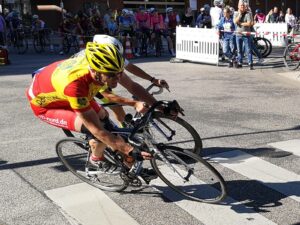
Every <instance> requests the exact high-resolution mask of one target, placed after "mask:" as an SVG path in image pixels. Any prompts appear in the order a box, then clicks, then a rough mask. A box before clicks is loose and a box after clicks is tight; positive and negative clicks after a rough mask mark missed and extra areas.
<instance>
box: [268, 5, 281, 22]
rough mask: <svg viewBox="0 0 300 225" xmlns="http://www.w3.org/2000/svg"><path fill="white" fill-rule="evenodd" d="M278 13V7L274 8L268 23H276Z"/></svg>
mask: <svg viewBox="0 0 300 225" xmlns="http://www.w3.org/2000/svg"><path fill="white" fill-rule="evenodd" d="M278 19H279V11H278V7H274V10H273V13H272V15H270V17H269V23H278Z"/></svg>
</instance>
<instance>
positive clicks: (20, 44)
mask: <svg viewBox="0 0 300 225" xmlns="http://www.w3.org/2000/svg"><path fill="white" fill-rule="evenodd" d="M7 41H8V43H7V45H8V46H13V47H14V48H17V52H18V54H24V53H25V52H26V51H27V49H28V41H27V38H26V35H25V30H24V28H23V27H19V28H17V29H15V30H13V31H12V32H10V33H9V34H8V37H7Z"/></svg>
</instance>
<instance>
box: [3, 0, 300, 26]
mask: <svg viewBox="0 0 300 225" xmlns="http://www.w3.org/2000/svg"><path fill="white" fill-rule="evenodd" d="M223 1H224V2H225V4H226V5H230V6H232V7H234V8H235V9H237V5H238V1H239V0H223ZM213 2H214V0H84V1H83V0H0V6H1V7H0V11H2V9H4V8H8V9H10V10H12V9H16V10H18V11H19V12H20V14H21V16H23V18H26V17H28V18H30V16H31V15H33V14H38V15H39V16H40V17H41V18H42V19H43V20H45V21H46V23H47V24H48V26H49V27H51V28H57V27H58V25H59V23H60V22H61V20H62V15H61V12H59V11H57V10H42V11H41V10H38V8H37V6H38V5H56V6H61V5H62V4H63V7H64V9H65V10H67V11H70V12H72V13H76V12H77V11H78V10H88V9H90V8H98V9H99V11H100V12H102V13H104V12H105V10H106V9H107V8H111V9H113V10H114V9H122V8H123V7H126V8H130V9H133V10H136V9H138V8H139V6H145V8H150V7H155V8H157V9H158V10H159V11H160V12H162V13H164V12H165V9H166V8H167V7H170V6H171V7H173V8H174V9H175V10H176V11H177V12H179V13H183V12H184V10H185V9H186V8H187V7H189V6H190V5H192V6H193V7H194V8H195V10H197V11H198V10H199V9H200V8H201V7H203V5H204V4H209V5H213ZM248 2H249V4H250V7H251V9H252V10H256V9H261V10H262V11H263V12H264V13H268V12H269V10H270V9H272V8H274V6H277V7H278V8H279V9H281V10H283V11H284V12H285V11H286V9H287V8H292V10H293V13H294V14H295V15H296V16H297V17H299V16H300V0H248Z"/></svg>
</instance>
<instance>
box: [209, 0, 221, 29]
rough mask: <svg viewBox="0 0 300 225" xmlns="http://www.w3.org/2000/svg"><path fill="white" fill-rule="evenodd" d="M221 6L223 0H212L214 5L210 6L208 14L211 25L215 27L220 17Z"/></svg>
mask: <svg viewBox="0 0 300 225" xmlns="http://www.w3.org/2000/svg"><path fill="white" fill-rule="evenodd" d="M222 6H223V1H222V0H214V7H211V8H210V12H209V14H210V16H211V26H212V27H216V26H217V25H218V24H219V22H220V19H221V17H222Z"/></svg>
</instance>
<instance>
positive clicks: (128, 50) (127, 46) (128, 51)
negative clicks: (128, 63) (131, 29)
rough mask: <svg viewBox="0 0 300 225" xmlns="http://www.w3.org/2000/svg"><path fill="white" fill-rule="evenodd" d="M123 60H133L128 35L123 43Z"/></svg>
mask: <svg viewBox="0 0 300 225" xmlns="http://www.w3.org/2000/svg"><path fill="white" fill-rule="evenodd" d="M125 58H127V59H132V58H134V56H133V54H132V49H131V43H130V37H129V34H128V35H127V36H126V42H125Z"/></svg>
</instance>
